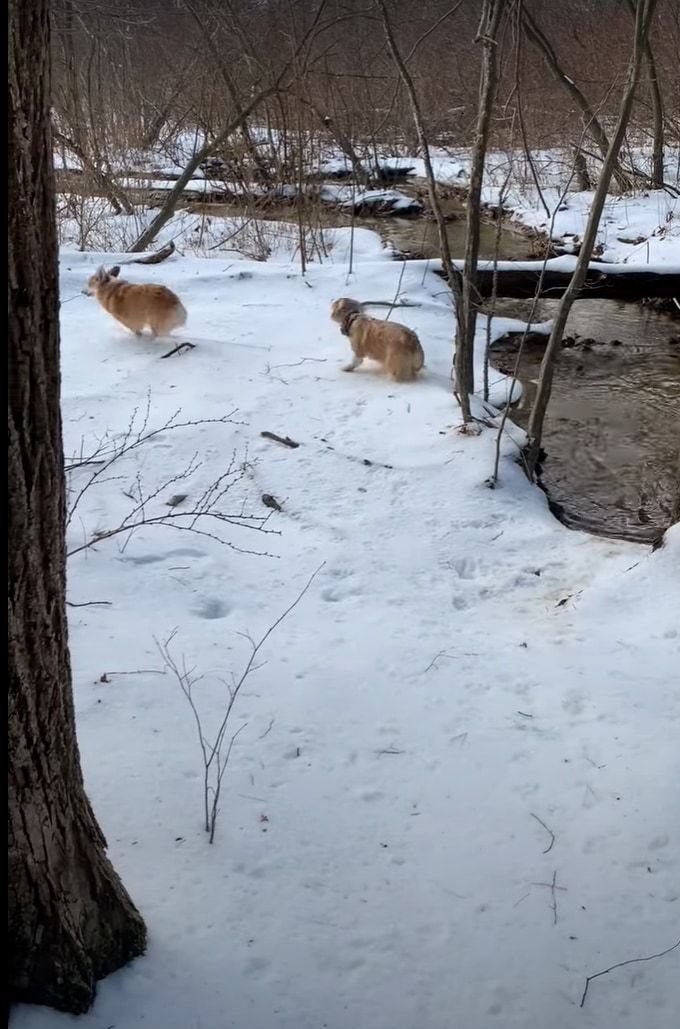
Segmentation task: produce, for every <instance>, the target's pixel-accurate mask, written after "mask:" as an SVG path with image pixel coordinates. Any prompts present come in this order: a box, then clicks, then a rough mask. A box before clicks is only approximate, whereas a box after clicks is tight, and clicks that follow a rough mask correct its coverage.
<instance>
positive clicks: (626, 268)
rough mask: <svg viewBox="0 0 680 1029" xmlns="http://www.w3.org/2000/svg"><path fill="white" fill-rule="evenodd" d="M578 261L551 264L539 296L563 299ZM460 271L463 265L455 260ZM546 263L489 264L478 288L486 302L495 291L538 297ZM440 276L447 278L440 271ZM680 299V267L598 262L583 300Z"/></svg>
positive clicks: (591, 270) (561, 259) (482, 269)
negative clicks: (574, 265) (494, 265)
mask: <svg viewBox="0 0 680 1029" xmlns="http://www.w3.org/2000/svg"><path fill="white" fill-rule="evenodd" d="M572 264H575V259H574V258H573V257H571V256H569V257H558V258H555V259H554V260H551V261H547V262H546V264H545V272H544V273H543V279H542V282H541V288H540V292H539V295H540V296H541V297H545V298H546V299H555V300H556V299H559V297H561V296H563V295H564V292H565V291H566V289H567V286H568V285H569V283H570V282H571V276H572V270H573V269H572ZM454 265H455V266H456V268H458V270H462V262H458V261H454ZM543 267H544V266H543V262H542V261H499V262H498V265H497V267H496V269H495V270H494V268H493V265H492V263H491V262H489V261H484V262H482V263H481V264H480V266H479V268H478V270H477V289H478V292H479V295H480V296H481V297H482V298H484V299H486V298H488V297H491V296H492V295H493V292H494V280H495V290H496V295H497V296H499V297H512V298H514V299H518V300H526V299H530V298H531V297H534V296H536V293H537V291H538V286H539V281H540V280H541V272H542V271H543ZM437 274H439V275H441V276H442V278H444V277H445V276H444V273H443V271H442V270H441V268H439V269H438V270H437ZM669 297H676V298H680V265H667V266H666V265H654V266H653V267H650V266H648V265H645V266H639V265H637V266H636V265H632V266H631V265H622V264H604V263H599V262H594V263H593V264H591V265H590V266H589V268H588V272H587V274H586V279H585V282H584V284H583V288H582V289H581V290H580V292H579V294H578V299H579V300H628V301H639V300H647V299H666V298H669Z"/></svg>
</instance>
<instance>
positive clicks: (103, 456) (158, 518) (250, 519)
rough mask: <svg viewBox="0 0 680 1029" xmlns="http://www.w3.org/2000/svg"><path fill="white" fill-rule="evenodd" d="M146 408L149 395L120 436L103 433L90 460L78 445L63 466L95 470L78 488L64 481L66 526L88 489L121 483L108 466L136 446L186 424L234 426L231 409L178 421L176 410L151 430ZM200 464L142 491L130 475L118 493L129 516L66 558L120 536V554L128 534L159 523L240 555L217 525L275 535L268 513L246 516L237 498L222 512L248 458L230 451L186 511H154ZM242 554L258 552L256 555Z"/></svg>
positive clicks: (138, 476) (140, 483) (195, 461)
mask: <svg viewBox="0 0 680 1029" xmlns="http://www.w3.org/2000/svg"><path fill="white" fill-rule="evenodd" d="M150 410H151V397H150V395H148V396H147V402H146V405H145V407H144V408H143V409H140V408H135V410H134V411H133V413H132V415H131V417H130V421H129V422H128V425H127V427H126V429H125V430H124V431H123V432H121V433H118V434H113V435H112V434H109V433H108V432H107V433H105V434H104V436H103V437H102V439H101V440H100V441H99V443H98V444H97V446H96V448H95V450H94V451H93V453H92V454H90V455H89V456H84V455H83V454H82V447H81V460H74V461H73V462H72V463H71V465H70V466H69V465H67V472H73V471H75V470H77V469H79V468H83V467H86V466H93V468H94V470H93V471H92V472H91V474H90V475H89V476H88V477H87V479H86V480H85V482H84V483H83V484H82V485H81V486H80V487H79V488H77V487H75V486H74V485H73V484H72V480H70V481H69V483H68V487H67V497H68V498H69V499H70V497H71V496H73V495H74V494H75V496H74V499H73V500H72V501H71V502H70V503H69V504H68V510H67V518H66V524H67V527H68V526H69V525H70V524H71V522H72V521H73V517H74V515H75V513H76V510H77V509H78V506H79V504H80V502H81V501H82V499H83V497H84V495H85V494H86V493H87V491H88V490H91V489H93V488H95V487H97V486H98V485H102V484H103V483H106V482H111V481H112V480H116V479H118V480H120V479H122V478H123V477H124V476H123V475H122V474H120V475H116V474H109V472H110V471H111V469H112V467H113V466H114V465H115V464H116V463H117V462H122V461H123V459H126V458H128V457H130V456H131V455H135V456H136V453H137V451H138V450H139V448H140V447H142V446H145V445H147V444H148V443H149V442H150V441H152V440H154V439H157V438H158V437H159V436H162V435H163V434H164V433H167V432H171V431H174V430H177V429H183V428H187V427H188V426H203V425H210V424H217V425H227V424H239V423H238V422H235V421H234V420H233V418H232V415H234V414H235V413H236V412H235V411H232V412H231V414H228V415H224V416H223V417H221V418H202V419H190V420H187V421H180V420H179V415H180V411H179V410H178V411H176V412H175V413H174V414H173V415H171V416H170V417H169V418H167V419H166V420H165V422H163V423H162V424H161V425H160V426H158V427H156V428H150V427H149V420H150ZM201 464H202V462H200V461H199V460H198V455H197V454H194V455H193V457H192V458H191V459H190V460H189V462H188V464H187V465H185V466H184V467H183V468H182V469H181V470H180V471H179V472H177V473H175V474H174V475H171V476H168V477H165V478H163V479H162V480H161V482H160V483H158V484H156V485H154V486H151V487H147V486H146V485H145V483H144V482H143V481H142V477H141V473H140V472H139V470H137V471H136V472H135V474H134V476H133V479H132V482H131V483H129V485H128V486H127V487H125V488H124V489H123V491H122V492H123V495H124V496H126V497H127V498H128V499H129V500H130V501H131V504H132V506H131V507H130V509H129V510H128V512H127V513H126V514H125V515H124V516H123V517H122V518H121V519H120V521H118V523H117V524H116V525H114V526H112V527H110V528H106V529H98V530H96V531H94V532H90V533H87V534H86V538H85V541H84V542H83V543H81V544H80V545H78V546H74V547H71V549H69V551H68V554H67V556H68V557H72V556H73V555H75V554H78V553H80V552H81V551H83V550H87V549H88V548H90V547H93V546H95V544H97V543H100V542H102V540H105V539H110V538H112V537H113V536H120V535H125V536H126V541H125V543H124V544H123V547H122V549H123V550H124V549H125V547H126V546H127V544H128V542H129V539H130V537H131V535H132V534H133V533H134V532H135V531H136V530H137V529H140V528H142V527H145V526H150V525H154V526H159V525H163V526H166V527H170V528H173V529H178V530H181V531H184V532H192V533H194V534H196V535H199V536H205V537H208V538H210V539H214V540H216V541H217V542H219V543H222V544H223V545H225V546H228V547H231V548H232V549H233V550H237V551H241V550H242V548H240V547H238V546H236V545H235V544H234V543H232V542H231V541H230V540H228V539H226V538H225V537H224V536H222V535H221V532H220V529H221V526H223V525H229V526H235V527H237V528H243V529H250V530H255V531H258V532H263V533H265V534H270V533H274V532H275V530H272V529H268V528H266V524H267V521H268V519H269V515H253V514H248V513H247V512H246V510H245V504H244V501H243V500H241V502H240V503H237V504H235V506H234V508H233V509H230V510H225V509H224V508H223V506H222V505H223V502H224V499H225V497H226V496H227V494H228V493H229V492H230V491H232V490H234V489H235V487H237V485H238V484H239V483H240V482H241V481H242V480H245V478H246V471H247V464H248V462H247V455H244V457H243V459H241V460H239V459H237V456H236V453H235V452H234V453H232V455H231V458H230V460H229V462H228V464H227V467H226V469H225V470H224V471H223V472H222V473H221V474H220V475H219V476H218V477H217V478H216V479H214V480H213V481H212V482H211V483H209V485H208V486H206V487H205V488H203V489H202V491H201V492H200V493H199V494H198V496H197V497H196V499H195V500H193V501H192V503H191V505H190V506H189V507H187V508H185V509H182V510H179V509H178V508H179V505H178V504H171V505H168V504H167V503H164V504H162V506H160V507H159V505H161V502H162V500H163V497H165V496H167V494H168V491H169V489H170V487H172V486H174V485H176V483H178V482H185V481H186V480H188V479H189V478H191V477H192V476H193V475H194V474H195V473H196V472H197V471H198V469H199V468H200V467H201ZM168 506H170V508H171V509H170V510H167V508H168ZM206 524H207V525H210V526H211V527H213V526H216V530H217V531H215V530H212V528H211V530H208V529H206V528H204V525H206ZM275 534H276V533H275ZM247 552H248V553H254V554H262V552H261V551H247Z"/></svg>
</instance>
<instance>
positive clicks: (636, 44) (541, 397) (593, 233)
mask: <svg viewBox="0 0 680 1029" xmlns="http://www.w3.org/2000/svg"><path fill="white" fill-rule="evenodd" d="M656 4H657V0H638V3H637V5H636V10H635V28H634V34H633V46H632V53H631V56H630V61H629V64H628V73H627V76H626V84H625V86H624V90H623V95H622V98H621V107H620V110H619V117H618V120H617V124H616V128H615V130H614V135H613V137H612V141H611V143H610V145H609V150H608V151H607V156H606V158H605V161H604V164H603V166H602V171H601V172H600V178H599V180H598V183H597V187H596V189H595V196H594V197H593V203H592V206H591V208H590V214H589V216H588V222H587V224H586V228H585V231H584V233H583V240H582V243H581V250H580V252H579V256H578V258H577V261H576V268H575V269H574V274H573V275H572V278H571V281H570V283H569V286H568V287H567V289H566V291H565V293H564V296H563V297H562V300H561V302H560V306H559V308H558V311H557V314H556V316H555V320H554V322H553V327H552V330H551V333H550V338H549V340H548V343H547V346H546V349H545V354H544V355H543V361H542V362H541V373H540V377H539V381H538V388H537V390H536V396H535V399H534V404H533V407H532V410H531V416H530V418H529V427H528V430H527V435H528V440H527V445H526V447H525V451H524V457H525V461H526V468H527V472H528V474H529V475H530V476H533V475H534V474H535V471H536V465H537V463H538V459H539V454H540V449H541V437H542V435H543V423H544V421H545V413H546V411H547V408H548V402H549V400H550V393H551V390H552V381H553V373H554V369H555V364H556V361H557V358H558V355H559V351H560V345H561V342H562V337H563V335H564V330H565V326H566V324H567V318H568V317H569V312H570V310H571V308H572V305H573V304H574V301H575V300H576V298H577V296H578V294H579V292H580V290H581V288H582V286H583V283H584V281H585V278H586V274H587V272H588V264H589V261H590V255H591V254H592V251H593V246H594V245H595V240H596V238H597V229H598V226H599V223H600V218H601V216H602V211H603V208H604V204H605V200H606V199H607V191H608V189H609V184H610V182H611V178H612V175H613V173H614V169H615V167H616V164H617V160H618V155H619V150H620V149H621V144H622V143H623V139H624V136H625V134H626V127H627V125H628V121H629V119H630V114H631V110H632V108H633V100H634V99H635V90H636V88H637V83H638V79H639V77H640V68H641V65H642V60H643V57H644V53H645V42H646V40H647V38H648V34H649V29H650V26H651V21H652V17H653V15H654V8H655V7H656Z"/></svg>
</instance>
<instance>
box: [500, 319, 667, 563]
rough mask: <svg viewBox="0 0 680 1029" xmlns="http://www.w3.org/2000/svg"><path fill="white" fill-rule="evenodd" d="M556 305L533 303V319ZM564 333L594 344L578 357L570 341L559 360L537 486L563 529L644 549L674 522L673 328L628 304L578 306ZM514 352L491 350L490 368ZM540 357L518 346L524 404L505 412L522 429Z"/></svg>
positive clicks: (537, 349) (513, 347)
mask: <svg viewBox="0 0 680 1029" xmlns="http://www.w3.org/2000/svg"><path fill="white" fill-rule="evenodd" d="M529 306H530V302H526V303H525V302H524V301H506V302H505V303H504V304H502V305H501V310H502V312H503V313H505V314H508V315H511V316H512V317H520V318H521V317H522V316H525V317H528V315H529ZM556 307H557V302H556V301H545V302H541V304H540V311H539V318H540V319H547V318H551V317H552V316H553V314H554V311H555V310H556ZM566 335H567V336H572V337H573V336H580V337H583V338H592V339H593V340H595V341H601V342H595V343H593V345H592V347H589V344H586V349H582V348H581V347H580V346H579V345H578V340H577V345H576V346H575V347H573V348H569V349H565V350H563V351H562V352H561V354H560V359H559V363H558V366H557V370H556V373H555V379H554V385H553V390H552V396H551V399H550V405H549V408H548V414H547V419H546V425H545V434H544V439H543V446H544V448H545V451H546V454H547V457H546V460H545V461H544V463H543V470H542V476H541V481H542V484H543V486H544V488H545V490H546V492H547V494H548V496H549V498H550V500H551V502H552V503H553V504H554V505H559V517H560V518H561V520H562V521H563V522H564V523H565V524H566V525H569V526H572V527H574V528H580V529H585V530H586V531H588V532H592V533H596V534H598V535H604V536H614V537H618V538H621V539H628V540H633V541H635V542H640V543H648V542H651V541H653V540H655V539H657V538H658V537H659V535H660V533H661V532H663V530H664V529H665V528H667V526H668V525H669V523H670V522H671V521H672V520H673V516H674V513H675V518H677V517H678V515H679V514H680V511H679V510H678V505H679V497H680V323H679V322H677V321H673V320H671V319H670V318H668V316H666V315H661V314H657V313H655V312H654V311H651V310H649V309H647V308H642V307H639V306H637V305H635V304H620V303H617V302H615V301H611V300H582V301H577V303H576V304H575V305H574V308H573V309H572V313H571V316H570V318H569V321H568V323H567V332H566ZM614 340H615V341H617V342H616V343H613V342H612V341H614ZM516 354H517V343H516V342H514V343H513V342H508V343H499V344H498V345H497V346H495V347H494V348H493V356H492V363H493V364H494V365H495V366H496V367H497V368H499V369H501V370H503V371H507V370H511V369H512V368H513V367H514V363H515V358H516ZM542 356H543V346H542V344H538V345H536V344H533V345H532V344H529V345H525V348H524V353H523V356H522V359H521V363H520V368H519V378H520V380H521V382H522V385H523V387H524V396H523V398H522V400H521V402H520V403H519V404H518V405H517V406H516V407H515V409H514V410H513V412H512V418H513V421H515V422H516V423H517V424H519V425H521V426H522V427H524V428H526V425H527V422H528V417H529V410H530V407H531V403H532V400H533V397H534V395H535V392H536V380H537V379H538V373H539V369H540V364H541V358H542Z"/></svg>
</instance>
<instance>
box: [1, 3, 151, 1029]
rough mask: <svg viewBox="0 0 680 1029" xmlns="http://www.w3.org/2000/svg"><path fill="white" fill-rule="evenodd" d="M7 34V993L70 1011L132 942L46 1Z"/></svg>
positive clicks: (13, 16) (136, 921) (16, 19)
mask: <svg viewBox="0 0 680 1029" xmlns="http://www.w3.org/2000/svg"><path fill="white" fill-rule="evenodd" d="M8 28H9V76H8V115H9V125H8V144H9V274H8V305H9V332H8V348H9V397H8V433H9V445H8V458H9V483H8V493H9V541H8V547H9V559H8V563H9V586H8V608H9V627H8V637H9V639H8V649H9V657H8V668H9V697H8V722H9V725H8V737H9V739H8V750H9V769H8V780H9V782H8V786H9V817H8V823H9V824H8V864H9V869H8V877H9V887H8V907H9V912H8V947H9V975H8V987H9V991H8V992H9V1000H10V1002H14V1001H27V1002H31V1003H35V1004H49V1005H51V1006H53V1007H56V1008H60V1009H62V1010H66V1011H72V1012H82V1011H85V1010H86V1009H87V1008H88V1007H89V1005H90V1003H91V1002H92V999H93V997H94V992H95V983H96V981H97V979H100V978H102V977H103V976H105V975H107V974H108V973H109V972H112V971H114V969H117V968H120V967H121V965H124V964H125V963H126V962H127V961H129V960H130V959H131V958H132V957H134V956H135V955H137V954H140V953H141V952H142V951H143V949H144V945H145V935H146V934H145V928H144V923H143V922H142V919H141V918H140V916H139V914H138V913H137V911H136V910H135V908H134V905H133V904H132V901H131V900H130V898H129V897H128V895H127V893H126V892H125V890H124V888H123V886H122V884H121V883H120V880H119V879H118V877H117V875H116V873H115V871H114V870H113V868H112V866H111V864H110V863H109V861H108V859H107V857H106V852H105V848H106V841H105V840H104V837H103V835H102V833H101V830H100V829H99V826H98V825H97V822H96V821H95V818H94V815H93V813H92V809H91V808H90V804H89V802H88V799H87V797H86V796H85V791H84V787H83V778H82V773H81V769H80V759H79V754H78V746H77V742H76V735H75V724H74V711H73V697H72V690H71V668H70V661H69V651H68V637H67V625H66V601H65V576H66V557H65V540H64V536H65V503H64V470H63V468H64V466H63V455H62V441H61V417H60V411H59V386H60V381H59V324H58V317H59V307H58V293H57V238H56V224H55V215H54V194H53V170H52V144H51V138H50V118H49V115H50V97H49V11H48V0H31V2H30V3H26V2H25V0H10V8H9V26H8Z"/></svg>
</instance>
